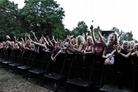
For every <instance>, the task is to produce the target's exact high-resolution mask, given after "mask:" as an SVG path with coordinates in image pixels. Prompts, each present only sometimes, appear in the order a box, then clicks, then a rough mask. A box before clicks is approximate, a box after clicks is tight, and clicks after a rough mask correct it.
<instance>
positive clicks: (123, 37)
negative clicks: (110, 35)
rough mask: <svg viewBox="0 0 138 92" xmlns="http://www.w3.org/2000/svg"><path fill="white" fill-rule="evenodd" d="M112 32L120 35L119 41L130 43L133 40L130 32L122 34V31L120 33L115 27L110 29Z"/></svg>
mask: <svg viewBox="0 0 138 92" xmlns="http://www.w3.org/2000/svg"><path fill="white" fill-rule="evenodd" d="M112 31H115V32H116V33H118V35H121V36H120V41H122V40H127V41H131V40H133V34H132V31H130V32H124V31H122V30H121V31H120V30H119V29H118V28H116V27H113V28H112Z"/></svg>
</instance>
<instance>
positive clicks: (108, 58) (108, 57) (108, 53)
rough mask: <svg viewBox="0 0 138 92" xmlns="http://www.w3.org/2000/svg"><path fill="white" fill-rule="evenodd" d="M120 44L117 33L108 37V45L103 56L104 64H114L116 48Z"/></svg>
mask: <svg viewBox="0 0 138 92" xmlns="http://www.w3.org/2000/svg"><path fill="white" fill-rule="evenodd" d="M117 45H118V40H117V35H116V34H115V33H112V34H110V35H109V37H108V42H107V45H106V47H105V48H104V51H103V55H102V57H103V58H105V62H104V64H105V65H107V64H114V61H115V60H114V55H115V52H116V48H117Z"/></svg>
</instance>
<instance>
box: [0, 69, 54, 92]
mask: <svg viewBox="0 0 138 92" xmlns="http://www.w3.org/2000/svg"><path fill="white" fill-rule="evenodd" d="M0 92H52V91H50V90H48V89H46V88H44V87H41V86H39V85H36V84H34V83H31V82H29V81H27V80H25V79H24V78H22V77H21V76H19V75H17V74H14V73H11V72H8V71H6V70H3V69H0Z"/></svg>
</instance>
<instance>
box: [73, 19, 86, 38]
mask: <svg viewBox="0 0 138 92" xmlns="http://www.w3.org/2000/svg"><path fill="white" fill-rule="evenodd" d="M72 32H73V34H74V35H75V36H78V35H82V34H83V33H84V34H86V33H87V32H88V26H87V25H86V23H85V22H84V21H80V22H78V25H77V27H75V28H74V29H73V30H72Z"/></svg>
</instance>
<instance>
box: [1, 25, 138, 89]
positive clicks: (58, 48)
mask: <svg viewBox="0 0 138 92" xmlns="http://www.w3.org/2000/svg"><path fill="white" fill-rule="evenodd" d="M90 30H91V35H78V36H77V37H73V36H69V35H68V36H67V38H66V39H64V40H57V39H55V37H54V36H53V37H52V39H50V38H49V37H48V36H44V35H42V36H41V37H40V39H38V37H36V35H35V32H33V31H31V35H33V39H32V38H31V36H30V34H29V33H25V37H24V38H20V40H18V39H17V38H16V36H14V40H11V38H10V36H9V35H7V36H6V39H7V40H6V41H3V42H1V43H0V48H1V49H2V48H6V49H9V48H10V49H25V50H31V51H35V52H38V53H39V51H41V50H43V51H48V52H51V53H52V54H51V59H52V61H53V62H55V61H56V57H57V56H58V55H59V54H60V53H62V52H67V53H82V54H87V53H89V54H90V53H92V54H99V55H100V56H101V57H102V58H104V59H105V61H104V65H105V66H108V65H111V66H112V65H114V64H115V65H117V66H116V67H117V70H118V71H119V72H120V81H121V83H120V88H122V87H123V86H124V85H125V84H126V82H128V81H126V80H128V79H129V78H130V74H131V72H132V71H131V69H132V64H133V63H134V62H133V61H132V59H134V58H137V57H138V43H136V42H135V41H119V36H118V35H117V34H116V33H111V34H110V35H109V36H108V38H107V39H106V38H104V37H103V36H102V35H101V32H100V27H97V33H98V35H97V36H96V37H95V33H94V32H95V31H94V30H93V26H92V25H91V26H90Z"/></svg>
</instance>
